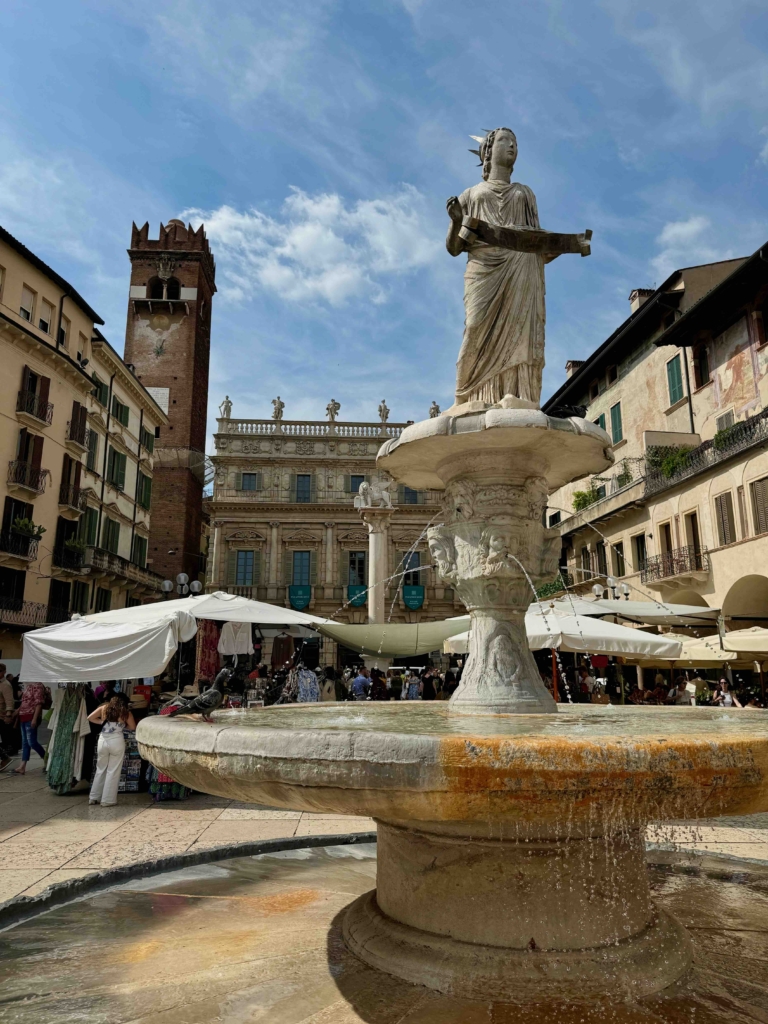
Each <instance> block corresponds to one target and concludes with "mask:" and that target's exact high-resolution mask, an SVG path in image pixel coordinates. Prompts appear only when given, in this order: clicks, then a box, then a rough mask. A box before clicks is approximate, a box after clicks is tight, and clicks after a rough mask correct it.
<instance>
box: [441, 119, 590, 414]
mask: <svg viewBox="0 0 768 1024" xmlns="http://www.w3.org/2000/svg"><path fill="white" fill-rule="evenodd" d="M473 138H476V136H473ZM477 141H478V142H479V143H480V147H479V149H478V150H472V152H477V154H478V155H479V157H480V160H481V162H482V167H483V181H481V182H480V183H479V184H478V185H473V186H472V188H468V189H467V190H466V191H465V192H462V194H461V195H460V196H458V197H456V196H452V197H451V198H450V199H449V200H448V203H447V209H448V215H449V217H450V218H451V224H450V227H449V229H448V237H447V239H446V247H447V249H448V252H449V253H450V254H451V255H452V256H458V255H459V253H461V252H466V253H467V269H466V272H465V275H464V308H465V312H466V319H465V323H464V341H463V344H462V346H461V351H460V353H459V360H458V363H457V373H456V403H457V405H458V404H461V403H463V402H470V401H476V400H477V401H482V402H487V403H489V404H495V403H496V402H499V401H501V399H502V398H503V397H504V396H505V395H512V396H514V397H516V398H522V399H526V400H528V401H530V402H534V403H536V404H537V405H538V402H539V397H540V395H541V376H542V371H543V369H544V322H545V308H544V264H545V263H548V262H549V261H550V260H553V259H555V258H556V257H557V256H558V255H559V254H560V253H562V252H580V253H581V254H582V255H588V254H589V238H590V237H591V232H586V233H585V234H584V235H561V234H555V233H550V232H547V231H542V230H540V228H539V214H538V210H537V208H536V197H535V196H534V194H533V192H532V191H531V190H530V189H529V188H528V186H527V185H521V184H520V183H519V182H514V181H510V178H511V175H512V170H513V168H514V166H515V160H516V159H517V139H516V138H515V134H514V132H513V131H511V129H509V128H496V129H494V130H493V131H491V132H489V133H488V134H487V135H486V136H485V138H482V139H478V140H477ZM509 229H514V230H509ZM520 229H523V230H520Z"/></svg>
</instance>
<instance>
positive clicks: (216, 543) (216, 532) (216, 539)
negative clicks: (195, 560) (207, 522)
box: [211, 521, 222, 590]
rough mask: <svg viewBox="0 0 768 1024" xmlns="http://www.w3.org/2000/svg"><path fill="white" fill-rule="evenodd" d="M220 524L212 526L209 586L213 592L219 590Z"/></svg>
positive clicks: (215, 523) (216, 523)
mask: <svg viewBox="0 0 768 1024" xmlns="http://www.w3.org/2000/svg"><path fill="white" fill-rule="evenodd" d="M221 545H222V536H221V523H218V522H215V521H214V524H213V556H212V561H211V585H212V587H213V588H214V590H220V589H221Z"/></svg>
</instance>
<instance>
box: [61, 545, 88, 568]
mask: <svg viewBox="0 0 768 1024" xmlns="http://www.w3.org/2000/svg"><path fill="white" fill-rule="evenodd" d="M84 562H85V549H84V548H68V547H66V545H64V544H62V545H61V546H60V547H55V548H54V549H53V564H54V565H55V566H58V568H59V569H81V568H82V567H83V564H84Z"/></svg>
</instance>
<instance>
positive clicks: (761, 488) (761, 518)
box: [751, 477, 768, 533]
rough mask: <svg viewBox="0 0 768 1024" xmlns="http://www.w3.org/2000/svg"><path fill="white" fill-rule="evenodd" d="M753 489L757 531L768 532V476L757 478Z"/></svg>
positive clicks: (753, 511)
mask: <svg viewBox="0 0 768 1024" xmlns="http://www.w3.org/2000/svg"><path fill="white" fill-rule="evenodd" d="M751 489H752V516H753V518H754V521H755V533H768V477H763V478H762V480H755V482H754V483H753V484H752V485H751Z"/></svg>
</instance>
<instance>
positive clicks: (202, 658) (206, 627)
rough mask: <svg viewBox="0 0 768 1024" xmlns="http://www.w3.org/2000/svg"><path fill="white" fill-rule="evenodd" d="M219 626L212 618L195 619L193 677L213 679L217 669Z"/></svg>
mask: <svg viewBox="0 0 768 1024" xmlns="http://www.w3.org/2000/svg"><path fill="white" fill-rule="evenodd" d="M218 643H219V627H218V624H217V623H215V622H214V621H213V620H212V619H198V620H197V662H196V664H195V679H196V680H197V679H210V680H211V681H213V680H214V679H215V678H216V675H217V674H218V671H219V652H218V650H217V647H218Z"/></svg>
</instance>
